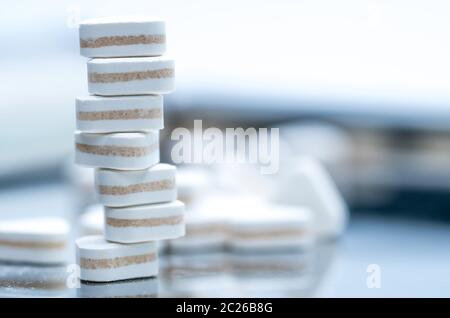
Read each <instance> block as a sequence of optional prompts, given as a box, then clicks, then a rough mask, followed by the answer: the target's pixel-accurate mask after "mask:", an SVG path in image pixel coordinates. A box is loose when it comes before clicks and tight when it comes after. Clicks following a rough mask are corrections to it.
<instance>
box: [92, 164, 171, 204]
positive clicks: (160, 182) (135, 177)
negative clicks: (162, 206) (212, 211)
mask: <svg viewBox="0 0 450 318" xmlns="http://www.w3.org/2000/svg"><path fill="white" fill-rule="evenodd" d="M175 176H176V168H175V166H172V165H168V164H157V165H155V166H153V167H151V168H149V169H144V170H137V171H118V170H110V169H98V170H96V172H95V188H96V192H97V197H98V199H99V201H100V203H102V204H103V205H105V206H110V207H120V206H130V205H140V204H151V203H162V202H170V201H174V200H176V199H177V189H176V182H175Z"/></svg>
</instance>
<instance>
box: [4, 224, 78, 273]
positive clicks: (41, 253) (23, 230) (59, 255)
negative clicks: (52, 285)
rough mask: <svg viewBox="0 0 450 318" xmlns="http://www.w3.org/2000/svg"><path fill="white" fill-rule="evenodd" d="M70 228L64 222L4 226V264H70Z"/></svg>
mask: <svg viewBox="0 0 450 318" xmlns="http://www.w3.org/2000/svg"><path fill="white" fill-rule="evenodd" d="M69 232H70V227H69V224H68V223H67V221H66V220H64V219H62V218H27V219H16V220H4V221H2V222H0V260H3V261H10V262H25V263H40V264H53V263H65V262H67V261H68V260H69V256H70V255H69V253H70V248H69V244H68V239H69V235H70V233H69Z"/></svg>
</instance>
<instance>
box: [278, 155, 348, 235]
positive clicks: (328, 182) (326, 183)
mask: <svg viewBox="0 0 450 318" xmlns="http://www.w3.org/2000/svg"><path fill="white" fill-rule="evenodd" d="M280 179H281V184H280V186H279V189H280V191H279V192H278V193H277V195H276V201H277V202H282V203H285V204H289V205H294V206H305V207H308V208H309V209H311V211H312V212H313V214H314V223H315V228H316V232H317V235H318V236H319V237H321V238H325V239H326V238H335V237H337V236H339V235H341V234H342V233H343V232H344V230H345V227H346V225H347V220H348V209H347V205H346V204H345V201H344V199H343V197H342V195H341V193H340V192H339V189H338V188H337V186H336V184H335V183H334V181H333V179H332V178H331V176H330V174H329V173H328V172H327V171H326V169H325V167H324V166H323V165H322V164H321V163H320V162H319V161H317V160H315V159H312V158H308V157H297V158H295V159H293V163H292V167H291V169H290V170H289V171H286V173H285V175H284V176H282V177H281V178H280ZM281 189H282V191H281Z"/></svg>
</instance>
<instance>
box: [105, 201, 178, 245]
mask: <svg viewBox="0 0 450 318" xmlns="http://www.w3.org/2000/svg"><path fill="white" fill-rule="evenodd" d="M184 234H185V224H184V204H183V203H182V202H180V201H174V202H169V203H158V204H149V205H140V206H133V207H123V208H111V207H105V238H106V239H107V240H108V241H111V242H118V243H137V242H146V241H158V240H167V239H175V238H178V237H181V236H183V235H184Z"/></svg>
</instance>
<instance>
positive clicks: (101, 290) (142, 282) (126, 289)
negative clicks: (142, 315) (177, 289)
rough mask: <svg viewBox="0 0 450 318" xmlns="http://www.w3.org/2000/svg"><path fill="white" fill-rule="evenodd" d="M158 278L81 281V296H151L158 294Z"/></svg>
mask: <svg viewBox="0 0 450 318" xmlns="http://www.w3.org/2000/svg"><path fill="white" fill-rule="evenodd" d="M158 289H159V284H158V278H157V277H152V278H140V279H132V280H124V281H118V282H108V283H89V282H81V283H80V288H78V289H77V294H78V296H79V297H81V298H153V297H157V296H158Z"/></svg>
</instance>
